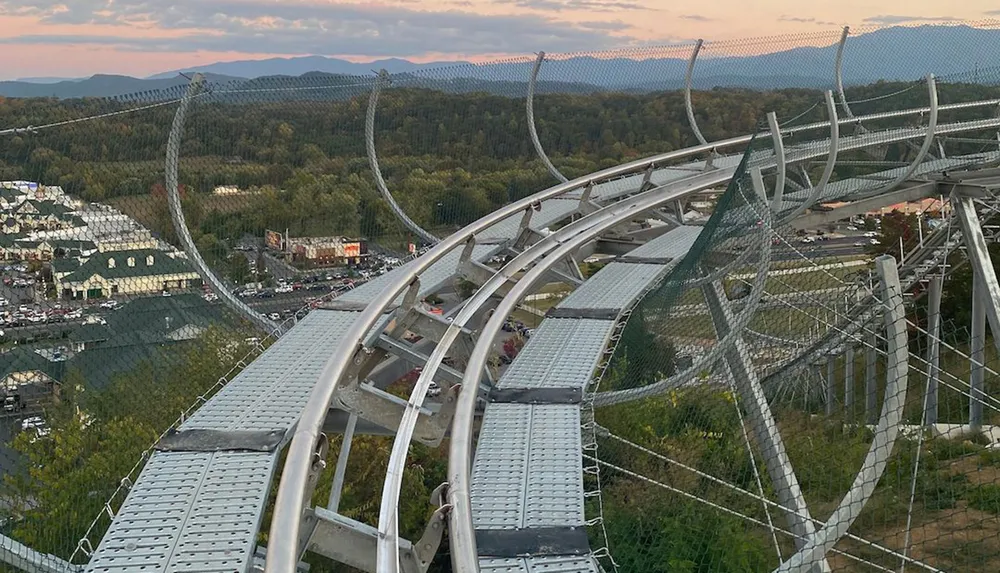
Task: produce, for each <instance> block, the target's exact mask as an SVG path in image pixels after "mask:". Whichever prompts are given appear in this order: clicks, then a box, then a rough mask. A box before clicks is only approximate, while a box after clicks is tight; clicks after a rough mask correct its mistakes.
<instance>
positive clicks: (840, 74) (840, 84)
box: [833, 26, 854, 119]
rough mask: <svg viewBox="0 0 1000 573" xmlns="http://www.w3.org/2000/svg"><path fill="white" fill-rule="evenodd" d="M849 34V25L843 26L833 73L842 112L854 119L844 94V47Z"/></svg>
mask: <svg viewBox="0 0 1000 573" xmlns="http://www.w3.org/2000/svg"><path fill="white" fill-rule="evenodd" d="M850 34H851V27H850V26H844V31H843V33H841V34H840V43H839V44H837V61H836V63H834V67H833V75H834V78H835V81H836V82H837V97H839V98H840V105H841V107H843V108H844V114H845V115H847V117H848V118H850V119H854V113H852V112H851V106H850V104H848V103H847V96H846V95H845V94H844V47H845V46H847V37H848V36H849V35H850Z"/></svg>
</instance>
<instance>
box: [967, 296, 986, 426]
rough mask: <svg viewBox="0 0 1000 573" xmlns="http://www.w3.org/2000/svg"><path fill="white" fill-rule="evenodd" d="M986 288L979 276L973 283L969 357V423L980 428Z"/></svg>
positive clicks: (984, 355) (984, 348) (984, 353)
mask: <svg viewBox="0 0 1000 573" xmlns="http://www.w3.org/2000/svg"><path fill="white" fill-rule="evenodd" d="M985 290H986V289H985V288H984V287H983V286H982V281H981V280H979V278H978V277H977V278H976V279H975V280H973V283H972V343H971V344H972V348H971V349H970V351H969V359H970V361H971V362H972V364H970V365H969V366H970V370H969V425H970V426H972V428H973V429H974V430H978V429H979V428H980V427H981V426H982V425H983V379H984V376H983V374H984V370H983V365H984V363H985V361H986V312H985V310H986V309H985V308H984V307H985V306H987V303H986V300H985V296H986V292H985Z"/></svg>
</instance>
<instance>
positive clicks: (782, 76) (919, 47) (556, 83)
mask: <svg viewBox="0 0 1000 573" xmlns="http://www.w3.org/2000/svg"><path fill="white" fill-rule="evenodd" d="M836 51H837V46H836V44H833V45H830V46H825V47H819V48H812V47H808V48H794V49H791V50H786V51H782V52H776V53H770V54H763V55H757V56H744V57H739V56H732V57H715V58H712V57H708V56H709V55H708V54H705V57H703V58H702V59H699V61H698V65H697V68H696V69H695V74H694V86H695V88H697V89H708V88H712V87H719V86H725V87H750V88H757V89H764V88H788V87H800V88H828V87H831V86H832V84H833V67H834V59H835V57H836ZM686 68H687V60H686V59H685V58H661V59H645V60H630V59H598V58H593V57H589V56H582V57H575V58H570V59H567V60H560V61H554V62H547V63H546V64H545V65H544V66H543V67H542V72H541V75H540V80H539V81H540V84H539V91H540V92H551V91H571V92H580V91H591V90H595V89H617V90H627V91H652V90H662V89H677V88H680V87H683V80H684V73H685V70H686ZM379 69H386V70H387V71H389V72H390V73H393V74H403V76H401V77H400V78H399V79H402V77H405V78H407V81H406V82H405V83H407V84H409V85H421V86H427V87H430V86H443V87H444V89H448V90H449V91H451V90H458V91H464V90H469V89H486V90H487V91H491V92H495V93H508V94H510V93H515V92H511V91H510V90H512V89H518V90H520V92H518V93H523V84H524V83H525V82H526V81H527V77H528V74H529V73H530V70H531V64H530V63H517V64H513V63H501V64H493V65H489V66H476V65H472V64H470V63H469V62H463V61H442V62H433V63H423V64H417V63H413V62H410V61H408V60H402V59H388V60H378V61H374V62H369V63H361V64H358V63H353V62H348V61H345V60H340V59H337V58H327V57H323V56H306V57H298V58H272V59H267V60H244V61H235V62H218V63H214V64H208V65H205V66H200V67H197V68H190V69H184V70H175V71H169V72H163V73H159V74H155V75H153V76H150V77H148V78H133V77H129V76H120V75H103V74H102V75H95V76H92V77H90V78H86V79H64V78H27V79H21V80H17V81H5V82H0V95H3V96H7V97H57V98H77V97H108V96H115V95H121V94H131V93H137V92H147V94H146V95H147V97H149V94H148V92H156V91H158V90H160V91H164V92H165V93H167V92H169V93H170V94H175V92H177V91H178V90H179V88H180V86H183V85H185V84H187V82H188V79H187V78H186V77H184V76H182V75H181V73H184V74H185V75H190V73H192V72H196V71H197V72H202V73H204V74H206V77H207V79H208V81H209V82H210V83H212V84H215V85H227V86H228V87H237V86H240V87H245V88H249V87H253V86H256V87H265V86H268V85H277V84H279V83H280V84H282V85H288V84H289V82H293V81H294V82H295V85H299V84H303V85H306V84H312V83H314V82H329V81H330V80H331V77H334V76H336V77H338V79H337V83H344V84H348V83H349V78H345V76H348V77H351V76H353V77H356V76H367V77H368V78H370V77H372V73H373V72H374V71H377V70H379ZM932 72H933V73H934V74H936V75H938V76H939V77H945V78H947V77H948V76H954V75H955V74H964V79H965V80H966V81H979V82H987V83H1000V30H985V29H979V28H971V27H968V26H929V25H928V26H918V27H895V28H886V29H882V30H877V31H875V32H871V33H869V34H863V35H860V36H856V37H851V38H850V39H849V40H848V45H847V48H846V50H845V56H844V81H845V83H847V84H862V83H870V82H873V81H877V80H890V81H891V80H914V79H918V78H920V77H922V76H924V75H926V74H928V73H932ZM302 76H305V77H302ZM292 78H296V79H294V80H293V79H292ZM355 81H356V80H355ZM399 83H401V82H397V84H399ZM316 85H319V83H317V84H316ZM518 86H521V87H518ZM163 97H166V96H163Z"/></svg>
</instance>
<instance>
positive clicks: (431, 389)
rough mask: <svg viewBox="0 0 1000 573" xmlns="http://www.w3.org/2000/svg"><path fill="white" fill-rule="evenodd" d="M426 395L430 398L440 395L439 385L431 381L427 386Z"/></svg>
mask: <svg viewBox="0 0 1000 573" xmlns="http://www.w3.org/2000/svg"><path fill="white" fill-rule="evenodd" d="M427 395H428V396H430V397H431V398H434V397H435V396H440V395H441V387H440V386H438V384H437V382H431V385H430V386H428V387H427Z"/></svg>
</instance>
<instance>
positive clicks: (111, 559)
mask: <svg viewBox="0 0 1000 573" xmlns="http://www.w3.org/2000/svg"><path fill="white" fill-rule="evenodd" d="M357 315H358V313H356V312H345V311H331V310H316V311H314V312H311V313H309V314H308V315H307V316H306V317H305V318H304V319H303V320H301V321H299V324H298V325H296V327H295V328H293V329H291V330H290V331H289V332H288V333H287V334H286V335H285V336H283V337H281V338H280V339H278V341H277V342H275V343H274V344H273V345H272V346H271V347H270V348H268V349H267V351H265V352H264V354H263V355H261V357H260V358H258V359H257V360H255V361H253V362H252V363H250V364H249V365H247V367H246V368H245V369H243V371H242V372H240V373H239V374H238V375H237V376H236V377H235V378H234V379H233V380H232V381H231V382H230V383H229V384H227V385H226V386H225V387H223V389H222V390H220V391H219V393H218V394H216V395H215V396H214V397H213V398H212V399H210V400H209V401H208V402H206V403H205V405H204V406H202V407H201V408H200V409H199V410H198V411H197V412H195V413H194V415H192V416H191V417H190V418H189V419H188V420H187V421H185V422H184V423H183V424H182V425H181V426H180V427H181V429H184V430H190V429H210V430H250V429H253V430H278V431H282V432H287V431H288V430H289V429H290V428H291V427H292V426H293V425H294V424H295V422H296V420H297V419H298V416H299V413H300V412H301V411H302V408H303V407H304V405H305V403H306V400H307V399H308V397H309V393H310V392H311V391H312V388H313V386H314V385H315V384H316V382H317V380H318V379H319V374H320V371H321V370H322V368H323V365H324V363H325V362H326V358H327V353H328V351H329V349H330V348H335V347H336V345H337V344H338V342H339V340H340V337H341V336H342V335H343V334H344V332H346V330H347V328H348V327H349V326H350V325H351V323H352V322H353V321H354V320H355V319H356V318H357ZM277 458H278V454H277V452H274V453H260V452H216V453H211V452H156V453H154V454H153V456H152V457H151V458H150V461H149V463H148V464H147V465H146V467H145V468H144V469H143V471H142V473H141V474H140V476H139V479H138V480H137V481H136V484H135V485H134V486H133V487H132V490H131V491H130V492H129V495H128V497H127V498H126V500H125V503H124V504H123V505H122V508H121V509H120V510H119V513H118V515H117V516H116V517H115V519H114V521H113V523H112V525H111V528H110V529H109V530H108V532H107V534H105V536H104V539H102V540H101V544H100V546H99V547H98V549H97V551H96V552H95V553H94V556H93V557H92V558H91V560H90V563H89V564H88V567H87V571H95V572H112V571H113V572H115V573H128V572H132V571H135V572H137V573H138V572H140V571H141V572H143V573H149V572H157V571H163V572H168V571H169V572H172V571H192V572H205V573H209V572H224V571H225V572H231V571H246V570H247V567H248V566H249V563H250V560H251V558H252V557H253V550H254V547H255V542H256V537H257V531H258V530H259V528H260V520H261V517H262V516H263V513H264V502H265V501H266V499H267V496H268V491H269V487H270V480H271V477H272V475H273V473H274V469H275V466H276V463H277Z"/></svg>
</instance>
